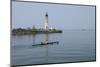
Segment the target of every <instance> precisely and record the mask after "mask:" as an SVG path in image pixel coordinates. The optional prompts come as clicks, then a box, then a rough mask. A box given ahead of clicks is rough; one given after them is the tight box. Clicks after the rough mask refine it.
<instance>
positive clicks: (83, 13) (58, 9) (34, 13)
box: [12, 1, 95, 29]
mask: <svg viewBox="0 0 100 67" xmlns="http://www.w3.org/2000/svg"><path fill="white" fill-rule="evenodd" d="M46 12H47V13H48V17H49V22H48V23H49V27H54V28H59V29H83V28H85V29H95V7H94V6H76V5H61V4H47V3H31V2H30V3H29V2H16V1H13V2H12V28H19V27H22V28H27V27H32V26H33V25H35V26H36V27H37V28H43V26H44V22H45V13H46Z"/></svg>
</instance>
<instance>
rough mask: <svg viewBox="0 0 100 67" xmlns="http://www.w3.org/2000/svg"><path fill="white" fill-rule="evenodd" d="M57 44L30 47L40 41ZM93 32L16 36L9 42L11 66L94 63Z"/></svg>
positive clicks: (68, 31) (74, 31)
mask: <svg viewBox="0 0 100 67" xmlns="http://www.w3.org/2000/svg"><path fill="white" fill-rule="evenodd" d="M45 40H48V41H50V42H52V41H53V42H54V41H59V44H52V45H41V46H32V45H34V44H39V43H40V42H42V41H45ZM95 58H96V56H95V31H93V30H91V31H80V30H67V31H63V33H54V34H37V35H20V36H18V35H16V36H12V42H11V65H27V64H33V65H34V64H45V63H60V62H61V63H62V62H79V61H95V60H96V59H95Z"/></svg>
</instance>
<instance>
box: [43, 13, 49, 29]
mask: <svg viewBox="0 0 100 67" xmlns="http://www.w3.org/2000/svg"><path fill="white" fill-rule="evenodd" d="M44 29H45V30H48V29H49V26H48V13H47V12H46V14H45V23H44Z"/></svg>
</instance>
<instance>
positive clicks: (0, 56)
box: [0, 0, 100, 67]
mask: <svg viewBox="0 0 100 67" xmlns="http://www.w3.org/2000/svg"><path fill="white" fill-rule="evenodd" d="M31 1H32V0H31ZM33 1H41V2H57V3H72V4H88V5H89V4H92V5H94V4H95V5H97V62H84V63H68V64H53V65H38V66H37V67H99V65H100V30H99V29H100V4H99V3H100V0H33ZM9 58H10V1H9V0H0V67H9V63H10V59H9ZM27 67H31V66H27ZM34 67H36V66H34Z"/></svg>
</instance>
